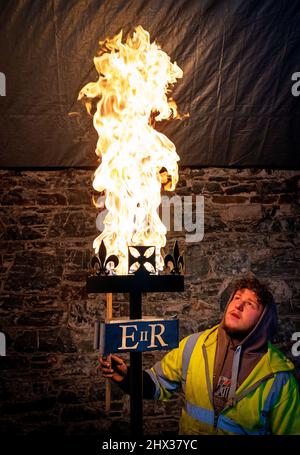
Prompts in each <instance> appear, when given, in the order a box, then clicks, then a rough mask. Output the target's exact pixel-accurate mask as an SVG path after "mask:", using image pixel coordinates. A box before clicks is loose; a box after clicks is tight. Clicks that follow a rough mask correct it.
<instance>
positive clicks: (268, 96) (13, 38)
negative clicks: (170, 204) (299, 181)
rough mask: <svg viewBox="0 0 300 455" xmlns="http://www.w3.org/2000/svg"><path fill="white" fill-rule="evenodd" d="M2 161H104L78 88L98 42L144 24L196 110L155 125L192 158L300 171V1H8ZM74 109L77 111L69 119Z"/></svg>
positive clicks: (92, 74)
mask: <svg viewBox="0 0 300 455" xmlns="http://www.w3.org/2000/svg"><path fill="white" fill-rule="evenodd" d="M0 8H1V10H0V11H1V12H0V48H1V67H0V71H1V72H2V73H4V74H5V76H6V96H1V97H0V111H1V123H0V125H1V126H0V166H1V167H60V166H72V167H83V166H96V164H97V157H96V155H95V152H94V150H95V145H96V140H97V134H96V132H95V130H94V129H93V126H92V121H91V117H89V116H88V115H87V114H86V112H85V110H84V109H83V106H81V105H80V103H79V102H77V101H76V100H77V96H78V93H79V91H80V89H81V88H82V87H83V86H84V85H85V84H86V83H87V82H90V81H91V80H95V79H96V76H97V73H96V71H95V69H94V66H93V56H94V55H95V54H96V52H97V50H98V41H99V39H104V38H105V37H108V36H109V37H113V36H114V35H115V34H116V33H117V32H119V31H120V29H123V31H124V33H125V35H127V33H129V32H130V33H132V32H133V29H134V27H135V26H137V25H142V26H143V27H144V28H145V29H146V30H148V31H149V32H150V36H151V39H152V40H154V39H155V40H157V42H158V43H159V44H160V45H161V46H162V48H163V50H165V51H166V52H167V53H168V54H169V55H170V56H171V59H172V61H174V60H175V61H176V62H177V63H178V65H179V66H180V67H181V68H182V69H183V72H184V77H183V79H181V80H179V81H178V83H177V84H176V86H175V88H174V91H173V97H174V98H175V100H176V101H177V104H178V106H179V109H180V111H181V112H182V113H185V112H189V114H190V117H189V118H188V119H184V120H181V121H178V120H173V121H170V122H163V123H162V124H160V125H159V129H160V130H161V131H162V132H164V133H165V134H166V135H167V136H168V137H169V138H170V139H171V140H172V141H173V142H174V143H175V145H176V147H177V151H178V154H179V155H180V157H181V161H180V163H181V164H182V165H188V166H251V167H252V166H261V167H283V168H284V167H289V168H299V164H300V158H299V157H300V153H299V149H300V145H299V144H300V108H299V105H300V102H299V101H300V98H297V97H294V96H293V95H292V92H291V88H292V85H293V82H292V80H291V78H292V74H293V73H295V72H298V71H300V27H299V23H300V2H298V1H292V0H289V1H288V2H287V1H284V0H248V1H246V0H230V1H225V0H223V1H221V0H220V1H213V0H202V1H201V0H195V1H184V0H176V1H175V0H160V1H159V0H148V1H141V0H132V1H126V0H121V1H119V0H103V1H100V0H7V1H3V0H1V1H0ZM74 111H77V112H78V113H79V115H77V116H70V115H68V114H69V113H70V112H74Z"/></svg>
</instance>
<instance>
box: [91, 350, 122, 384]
mask: <svg viewBox="0 0 300 455" xmlns="http://www.w3.org/2000/svg"><path fill="white" fill-rule="evenodd" d="M97 368H99V369H100V371H101V372H102V374H103V377H104V378H107V379H112V380H113V381H114V382H121V381H122V380H123V379H124V378H125V376H126V375H127V372H128V368H127V365H126V363H125V362H124V360H123V359H121V357H118V356H117V355H114V354H110V355H109V356H108V357H104V356H103V357H99V366H98V367H97Z"/></svg>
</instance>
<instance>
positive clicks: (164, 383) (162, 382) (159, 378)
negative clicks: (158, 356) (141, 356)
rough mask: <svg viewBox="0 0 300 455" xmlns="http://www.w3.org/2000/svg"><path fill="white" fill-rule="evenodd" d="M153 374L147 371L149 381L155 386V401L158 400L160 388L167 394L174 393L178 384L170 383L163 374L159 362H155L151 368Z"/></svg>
mask: <svg viewBox="0 0 300 455" xmlns="http://www.w3.org/2000/svg"><path fill="white" fill-rule="evenodd" d="M153 369H154V371H155V373H154V372H153V371H151V370H148V371H147V372H148V373H149V374H150V376H151V379H153V381H154V382H155V385H156V390H155V395H154V398H155V399H157V398H159V395H160V387H162V388H163V389H166V390H167V391H168V392H174V391H175V390H177V389H178V388H179V387H180V383H178V382H176V381H170V380H169V379H168V378H167V377H166V376H165V374H164V372H163V370H162V367H161V362H156V364H155V365H154V367H153Z"/></svg>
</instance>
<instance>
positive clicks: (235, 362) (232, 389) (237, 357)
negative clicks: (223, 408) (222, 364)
mask: <svg viewBox="0 0 300 455" xmlns="http://www.w3.org/2000/svg"><path fill="white" fill-rule="evenodd" d="M241 352H242V346H238V347H237V348H236V350H235V353H234V357H233V362H232V374H231V385H230V389H229V394H228V400H227V405H228V406H234V404H235V403H234V397H235V391H236V388H237V380H238V374H239V366H240V357H241Z"/></svg>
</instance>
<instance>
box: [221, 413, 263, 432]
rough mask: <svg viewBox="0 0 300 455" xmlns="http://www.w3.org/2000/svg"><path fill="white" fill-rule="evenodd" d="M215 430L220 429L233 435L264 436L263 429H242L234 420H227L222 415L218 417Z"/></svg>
mask: <svg viewBox="0 0 300 455" xmlns="http://www.w3.org/2000/svg"><path fill="white" fill-rule="evenodd" d="M217 428H220V429H221V430H224V431H229V432H230V433H234V434H239V435H246V434H247V435H252V436H255V435H257V436H259V435H263V434H266V433H265V429H264V428H262V429H259V430H249V429H248V428H245V427H242V425H239V424H238V423H236V422H235V421H234V420H232V419H229V418H228V417H226V416H224V415H222V414H221V415H220V416H219V419H218V423H217Z"/></svg>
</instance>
